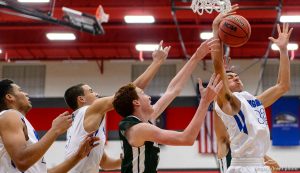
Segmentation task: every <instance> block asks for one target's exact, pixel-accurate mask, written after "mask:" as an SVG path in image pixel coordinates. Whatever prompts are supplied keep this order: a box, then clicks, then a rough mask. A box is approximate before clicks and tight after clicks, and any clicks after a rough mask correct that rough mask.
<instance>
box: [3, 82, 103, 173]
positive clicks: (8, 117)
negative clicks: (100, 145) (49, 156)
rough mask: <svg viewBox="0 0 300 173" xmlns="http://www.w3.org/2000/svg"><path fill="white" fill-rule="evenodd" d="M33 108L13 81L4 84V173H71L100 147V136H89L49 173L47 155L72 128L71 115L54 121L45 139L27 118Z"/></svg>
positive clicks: (61, 116) (60, 116) (65, 114)
mask: <svg viewBox="0 0 300 173" xmlns="http://www.w3.org/2000/svg"><path fill="white" fill-rule="evenodd" d="M30 109H31V103H30V101H29V98H28V94H27V93H25V92H24V91H22V89H21V88H20V87H19V86H18V85H16V84H15V83H14V82H13V81H11V80H8V79H5V80H2V81H0V172H1V173H20V172H26V173H47V172H49V173H59V172H67V171H68V170H70V168H71V167H72V166H74V165H75V164H76V163H78V162H79V161H80V160H81V159H82V158H83V157H85V156H86V155H87V154H88V153H89V152H90V151H91V149H92V148H94V147H95V146H96V144H94V142H95V141H97V140H98V138H96V137H92V136H91V135H92V134H89V136H87V137H86V138H85V139H84V142H83V143H81V144H80V148H79V150H78V151H77V152H76V154H74V155H73V156H72V157H70V159H68V160H66V161H65V162H63V163H61V164H59V165H57V166H55V167H53V168H51V169H49V170H47V167H46V162H45V159H44V157H43V156H44V154H45V152H46V151H47V150H48V149H49V147H50V146H51V144H52V143H53V142H54V141H55V139H56V138H57V137H58V136H59V135H61V134H63V133H64V132H65V131H66V130H67V128H69V127H70V125H71V115H68V113H67V112H65V113H63V114H61V115H59V116H58V117H57V118H56V119H55V120H53V122H52V127H51V129H50V130H49V131H48V132H47V133H46V134H45V136H44V137H43V138H41V140H39V139H38V135H37V133H36V132H35V130H34V128H33V127H32V126H31V124H30V122H29V121H28V120H27V119H26V118H25V115H26V113H27V112H28V111H29V110H30Z"/></svg>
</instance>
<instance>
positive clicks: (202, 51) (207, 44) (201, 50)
mask: <svg viewBox="0 0 300 173" xmlns="http://www.w3.org/2000/svg"><path fill="white" fill-rule="evenodd" d="M220 47H221V45H220V40H219V39H215V38H211V39H208V40H205V41H204V42H202V43H201V45H200V46H199V47H198V48H197V50H196V52H195V56H196V58H199V60H201V59H203V58H204V57H205V56H206V55H207V54H208V53H210V52H215V51H219V50H221V49H220Z"/></svg>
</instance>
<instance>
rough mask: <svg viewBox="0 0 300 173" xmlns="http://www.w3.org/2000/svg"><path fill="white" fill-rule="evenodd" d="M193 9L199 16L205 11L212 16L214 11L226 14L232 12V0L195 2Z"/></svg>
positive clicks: (194, 0)
mask: <svg viewBox="0 0 300 173" xmlns="http://www.w3.org/2000/svg"><path fill="white" fill-rule="evenodd" d="M191 8H192V10H193V11H194V13H198V14H199V15H202V14H203V13H204V11H206V12H207V13H209V14H211V13H212V12H213V11H214V10H215V11H217V12H219V13H226V12H228V11H230V10H231V2H230V0H193V2H192V4H191Z"/></svg>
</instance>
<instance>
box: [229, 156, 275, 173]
mask: <svg viewBox="0 0 300 173" xmlns="http://www.w3.org/2000/svg"><path fill="white" fill-rule="evenodd" d="M226 173H272V171H271V169H270V167H268V166H265V165H264V159H263V158H232V160H231V165H230V167H229V168H228V170H227V172H226Z"/></svg>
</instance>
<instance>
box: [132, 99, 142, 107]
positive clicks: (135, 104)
mask: <svg viewBox="0 0 300 173" xmlns="http://www.w3.org/2000/svg"><path fill="white" fill-rule="evenodd" d="M132 104H133V106H140V105H141V104H140V102H139V101H138V100H133V101H132Z"/></svg>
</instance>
